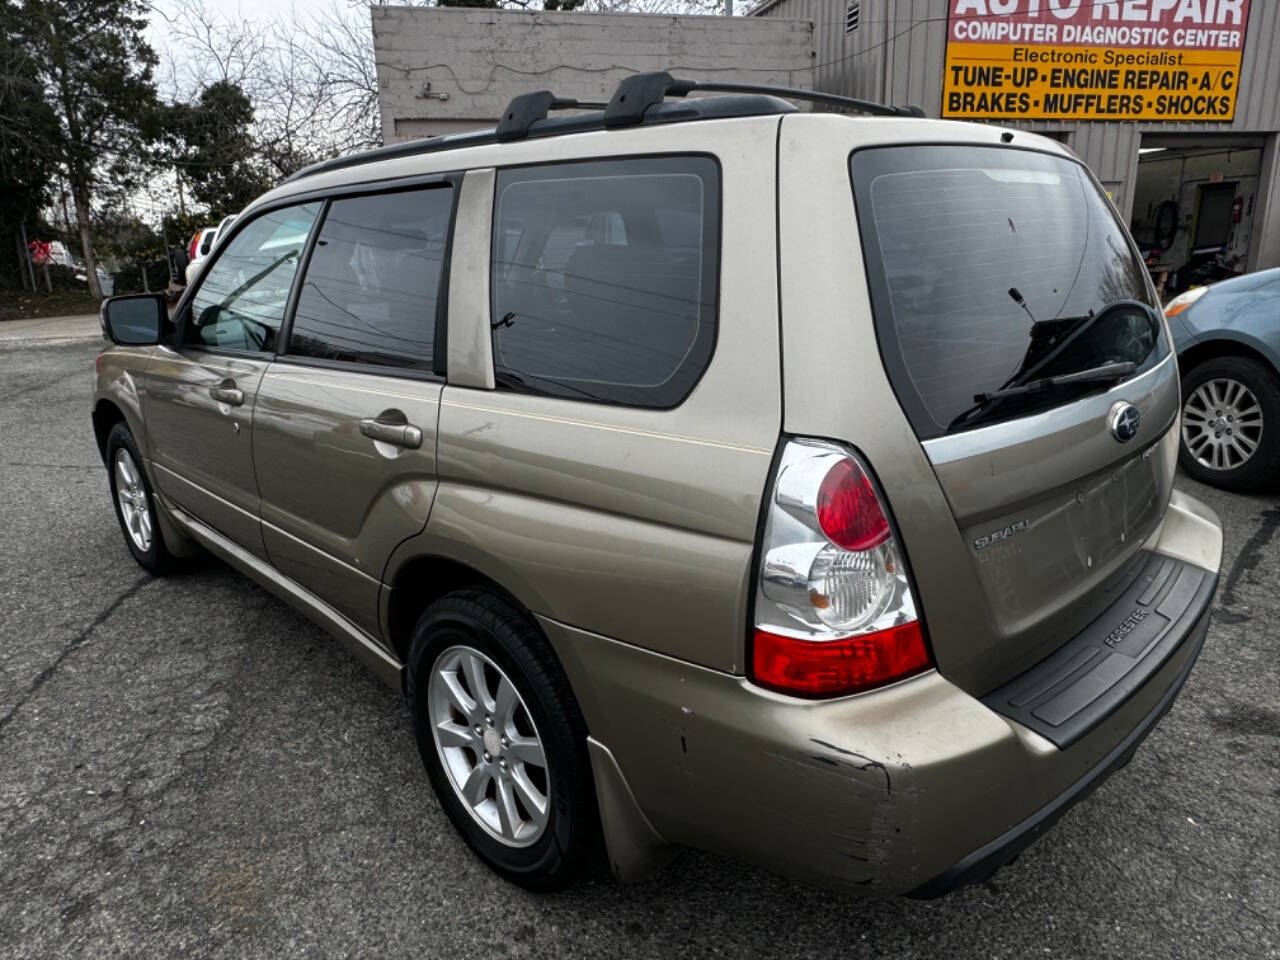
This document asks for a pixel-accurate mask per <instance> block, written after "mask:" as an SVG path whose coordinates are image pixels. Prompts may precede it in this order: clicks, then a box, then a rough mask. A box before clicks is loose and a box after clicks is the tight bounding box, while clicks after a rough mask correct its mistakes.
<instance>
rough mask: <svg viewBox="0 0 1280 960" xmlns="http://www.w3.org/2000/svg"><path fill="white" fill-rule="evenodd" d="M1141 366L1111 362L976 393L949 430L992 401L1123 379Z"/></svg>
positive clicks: (974, 415)
mask: <svg viewBox="0 0 1280 960" xmlns="http://www.w3.org/2000/svg"><path fill="white" fill-rule="evenodd" d="M1137 369H1138V365H1137V364H1136V363H1129V362H1125V363H1108V364H1104V365H1103V366H1100V367H1094V368H1093V369H1091V370H1080V371H1078V372H1076V373H1064V374H1062V375H1061V376H1057V377H1038V378H1037V379H1035V380H1029V381H1027V382H1026V383H1020V384H1018V385H1017V386H1012V387H1001V388H1000V389H999V390H990V391H988V392H986V393H975V394H974V395H973V406H972V407H970V408H969V409H968V410H966V411H964V413H962V414H960V415H959V416H958V417H956V418H955V419H954V420H952V421H951V422H950V423H949V424H947V431H948V432H950V431H952V430H954V429H956V428H957V427H959V426H963V425H964V424H966V423H968V422H969V421H971V420H976V419H977V418H978V416H979V415H980V414H983V413H986V412H987V410H989V409H990V408H991V406H992V404H995V403H998V402H999V401H1001V400H1004V399H1006V398H1008V397H1020V396H1025V395H1026V394H1029V393H1039V392H1040V391H1041V390H1048V389H1049V388H1050V387H1057V386H1062V385H1064V384H1065V385H1068V386H1069V385H1071V384H1073V383H1103V382H1106V381H1110V380H1120V379H1123V378H1124V377H1127V376H1128V375H1129V374H1131V373H1133V372H1134V371H1135V370H1137Z"/></svg>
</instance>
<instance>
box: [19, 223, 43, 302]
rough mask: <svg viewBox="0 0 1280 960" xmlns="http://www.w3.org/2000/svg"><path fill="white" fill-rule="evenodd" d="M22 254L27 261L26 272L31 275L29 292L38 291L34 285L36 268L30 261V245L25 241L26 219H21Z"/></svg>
mask: <svg viewBox="0 0 1280 960" xmlns="http://www.w3.org/2000/svg"><path fill="white" fill-rule="evenodd" d="M22 256H23V258H24V259H25V260H26V261H27V273H28V274H29V275H30V276H31V292H32V293H39V292H40V288H39V287H37V286H36V268H35V267H34V266H33V265H32V263H31V245H30V244H29V243H27V221H25V220H23V221H22Z"/></svg>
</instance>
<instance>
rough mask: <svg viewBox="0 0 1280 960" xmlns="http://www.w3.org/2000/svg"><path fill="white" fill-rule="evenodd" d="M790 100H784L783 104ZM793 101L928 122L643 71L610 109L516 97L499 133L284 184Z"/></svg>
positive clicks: (438, 140) (379, 151)
mask: <svg viewBox="0 0 1280 960" xmlns="http://www.w3.org/2000/svg"><path fill="white" fill-rule="evenodd" d="M695 90H698V91H706V92H708V93H737V94H743V96H737V97H697V98H694V99H692V100H686V101H684V102H683V103H667V102H665V101H666V98H667V97H675V98H683V97H685V96H686V95H687V94H689V93H692V92H693V91H695ZM780 97H782V98H786V99H778V98H780ZM787 99H790V100H810V101H813V102H814V103H827V104H831V105H832V106H837V107H847V108H852V109H854V110H861V111H863V112H864V113H873V114H876V115H879V116H887V117H923V116H924V111H923V110H921V109H920V108H919V107H891V106H887V105H885V104H883V103H873V102H872V101H870V100H855V99H854V98H852V97H840V96H836V95H835V94H832V93H819V92H818V91H816V90H796V89H793V88H791V87H772V86H764V85H758V84H753V83H719V82H717V81H714V80H711V81H702V80H680V79H677V78H675V77H673V76H671V74H669V73H667V72H665V71H658V72H655V73H637V74H634V75H632V76H629V77H626V78H624V79H623V81H622V82H621V83H619V84H618V89H617V90H616V91H615V92H614V95H613V99H611V100H610V101H609V102H608V103H607V104H602V103H590V102H587V101H581V100H572V99H569V98H566V97H557V96H556V95H555V94H553V93H552V92H551V91H550V90H535V91H533V92H531V93H524V94H521V95H520V96H518V97H515V98H514V99H513V100H512V101H511V102H510V103H509V104H507V108H506V109H505V110H504V111H503V112H502V119H501V120H499V121H498V125H497V127H496V128H495V129H490V130H475V131H470V132H468V133H455V134H450V135H449V136H445V137H427V138H424V139H420V140H411V141H408V142H405V143H389V144H387V145H385V146H382V147H376V148H374V149H372V150H366V151H365V152H363V153H357V154H351V155H348V156H344V157H333V158H331V159H329V160H322V161H320V162H319V163H313V164H311V165H310V166H309V167H304V168H303V169H301V170H299V171H298V172H297V173H295V174H293V175H292V176H289V177H286V178H285V179H284V181H283V183H291V182H294V181H297V180H302V179H305V178H307V177H313V176H315V175H317V174H321V173H328V172H331V171H334V170H343V169H347V168H349V167H357V166H363V165H364V164H367V163H376V162H377V161H379V160H394V159H398V158H401V157H411V156H420V155H422V154H427V153H436V152H439V151H445V150H458V149H461V148H463V147H476V146H481V145H483V144H492V143H510V142H512V141H516V140H523V139H525V138H527V137H555V136H562V135H564V134H570V133H585V132H587V131H589V130H601V129H610V128H613V127H624V126H628V125H630V124H638V123H681V122H684V121H688V120H699V119H708V120H709V119H714V118H724V117H749V116H765V115H774V114H782V113H789V112H792V111H794V110H795V109H796V108H795V107H794V106H793V105H792V104H790V103H787V102H786V101H787ZM552 110H586V111H596V112H588V113H581V114H578V115H576V116H568V117H555V118H549V117H548V114H549V113H550V112H551V111H552Z"/></svg>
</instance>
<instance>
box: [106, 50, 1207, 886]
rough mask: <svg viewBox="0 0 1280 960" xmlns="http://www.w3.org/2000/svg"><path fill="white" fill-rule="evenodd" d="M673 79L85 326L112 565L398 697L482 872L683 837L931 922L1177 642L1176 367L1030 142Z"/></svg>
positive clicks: (575, 863) (515, 138) (378, 163)
mask: <svg viewBox="0 0 1280 960" xmlns="http://www.w3.org/2000/svg"><path fill="white" fill-rule="evenodd" d="M705 86H706V85H705V84H702V85H700V84H696V83H692V82H687V81H681V80H676V79H673V78H671V77H670V76H669V75H667V74H646V75H639V76H636V77H632V78H630V79H629V80H627V81H624V83H623V84H622V85H621V86H620V87H619V89H618V91H617V93H616V94H615V95H614V97H613V99H612V101H611V102H610V103H609V104H608V105H607V106H606V107H605V108H604V109H589V108H588V109H582V107H584V105H580V104H576V103H574V102H573V101H565V100H561V99H558V98H556V97H554V96H553V95H551V94H549V93H547V92H545V91H542V92H538V93H533V94H528V95H525V96H522V97H518V98H517V99H516V100H515V101H513V102H512V105H511V106H510V107H509V108H508V110H507V111H506V112H505V113H504V115H503V118H502V120H501V122H500V123H499V124H498V126H497V128H496V129H495V130H492V131H485V132H480V133H473V134H464V135H459V136H456V137H447V138H444V139H436V140H427V141H418V142H412V143H405V144H396V145H392V146H388V147H384V148H382V149H380V150H375V151H372V152H370V153H366V154H362V155H359V156H355V157H349V158H342V159H339V160H334V161H329V162H326V163H322V164H319V165H317V166H314V167H311V168H308V169H307V170H304V171H302V172H301V173H300V174H298V175H296V176H294V177H293V178H291V179H290V180H289V181H287V182H286V183H284V184H283V185H281V186H280V187H278V188H276V189H274V190H272V191H271V192H270V193H268V194H266V195H265V196H263V197H262V198H261V199H259V200H258V201H256V202H255V203H253V204H252V205H251V206H250V207H249V208H248V209H247V210H245V211H244V212H243V214H242V215H240V216H239V217H238V218H237V219H236V220H235V222H234V224H233V225H232V226H231V227H230V228H229V230H228V231H226V233H225V234H224V235H222V236H220V237H219V238H218V241H217V245H216V247H215V249H214V250H213V252H212V253H211V255H210V258H209V262H208V264H207V265H206V267H205V268H204V269H203V270H202V271H201V272H200V274H199V276H198V278H196V280H195V281H194V283H193V284H192V286H191V287H190V288H189V289H188V290H187V291H186V293H185V295H184V296H183V297H182V299H181V300H180V301H179V303H178V304H177V308H176V311H175V312H174V313H173V314H172V317H171V318H170V317H169V315H168V314H167V312H166V310H165V307H164V304H163V301H162V300H160V299H159V298H156V297H149V296H142V297H119V298H115V299H112V300H109V301H107V302H106V304H105V305H104V307H103V314H102V316H103V326H104V330H105V332H106V334H107V336H108V337H109V338H110V339H111V341H112V342H113V344H114V345H113V346H111V347H109V348H108V349H107V350H106V351H105V352H104V353H103V354H102V356H101V357H100V358H99V368H98V378H97V389H96V394H95V401H94V408H93V423H94V427H95V430H96V434H97V438H98V443H99V445H100V447H101V450H102V455H103V458H104V461H105V463H106V466H107V471H108V475H109V477H110V484H111V492H112V496H113V499H114V503H115V507H116V511H117V514H118V516H119V520H120V526H121V528H122V530H123V531H124V535H125V537H124V538H125V544H126V546H127V547H128V549H129V550H130V551H131V552H132V554H133V556H134V557H135V559H136V560H137V561H138V562H139V563H140V564H142V565H143V566H144V567H146V568H147V569H149V570H151V571H153V572H155V573H157V574H160V573H163V572H164V571H165V570H167V569H169V568H170V567H171V566H172V565H173V564H174V563H175V562H176V560H177V559H178V558H181V557H182V556H184V555H187V554H189V553H191V552H192V551H194V550H197V549H204V550H207V551H209V552H211V553H213V554H215V555H216V556H218V557H221V558H222V559H224V560H225V561H227V562H228V563H230V564H231V565H233V566H234V567H236V568H238V569H239V570H241V571H243V572H244V573H246V574H247V575H248V576H250V577H251V578H253V579H254V580H255V581H257V582H258V583H260V584H262V585H263V586H265V587H266V588H268V589H270V590H271V591H273V592H274V593H276V594H277V595H278V596H280V597H281V598H283V599H284V600H285V601H287V602H288V603H291V604H293V605H294V606H296V607H297V608H298V609H299V610H301V611H302V612H304V613H305V614H306V615H307V616H309V617H310V618H311V619H313V620H314V621H315V622H316V623H318V624H320V625H321V626H322V627H324V628H325V629H326V630H328V631H329V632H331V633H332V634H334V635H335V636H336V637H337V638H338V639H340V640H341V641H342V642H343V643H344V644H345V645H346V646H347V647H349V648H350V649H351V651H352V652H354V653H355V655H356V656H357V657H359V658H360V659H361V660H363V661H364V662H365V663H366V664H367V665H368V666H369V667H370V669H372V670H373V671H374V672H375V673H376V674H377V675H378V676H380V677H381V678H382V679H383V680H385V681H386V683H387V684H389V685H390V686H391V687H393V688H394V689H395V690H397V691H400V692H402V693H403V695H404V696H405V698H406V700H407V702H408V706H409V712H410V716H411V718H412V722H413V725H414V729H415V731H416V734H417V739H418V744H419V747H420V750H421V753H422V758H423V762H424V764H425V766H426V770H427V773H428V775H429V776H430V778H431V782H432V784H433V785H434V787H435V790H436V793H437V794H438V796H439V800H440V803H441V804H442V805H443V807H444V809H445V810H446V811H447V812H448V814H449V816H450V818H451V819H452V821H453V822H454V823H455V824H456V826H457V828H458V830H459V831H460V833H461V834H462V836H463V837H464V838H465V839H466V841H467V842H468V843H469V844H470V846H471V847H472V848H473V849H474V850H475V852H476V853H477V855H478V856H480V857H481V858H482V859H483V860H484V861H485V862H486V863H488V864H489V865H490V866H491V867H492V868H493V869H494V870H496V871H497V872H498V873H500V874H501V875H503V876H504V877H507V878H508V879H510V880H512V881H513V882H515V883H518V884H521V885H522V886H525V887H529V888H531V889H538V890H550V889H556V888H560V887H563V886H565V885H567V884H569V883H571V882H573V881H574V880H575V879H576V878H578V877H579V876H581V874H582V873H583V871H584V870H585V869H587V868H588V867H589V866H590V865H591V864H592V862H593V861H594V860H595V859H596V858H597V856H598V855H599V854H600V852H601V851H605V852H607V856H608V859H609V863H610V865H611V867H612V869H613V871H614V873H615V874H616V875H617V876H618V877H620V878H622V879H632V878H636V877H640V876H642V875H644V874H645V873H646V872H647V871H649V870H651V869H652V868H653V867H654V866H656V865H658V864H660V863H661V862H662V860H663V858H664V857H665V856H666V854H667V853H668V852H669V851H671V850H672V849H675V848H677V847H679V846H681V845H687V846H694V847H700V848H704V849H707V850H713V851H717V852H720V853H723V854H727V855H730V856H733V857H738V858H741V859H743V860H747V861H751V862H754V863H757V864H762V865H764V866H766V867H770V868H773V869H776V870H779V871H783V872H785V873H788V874H791V875H793V876H796V877H801V878H805V879H808V880H812V881H816V882H819V883H823V884H827V885H833V886H837V887H840V888H843V889H846V890H849V891H851V892H855V893H858V894H864V895H872V894H880V895H884V894H899V893H912V894H915V895H919V896H931V895H936V894H938V893H941V892H944V891H946V890H948V889H951V888H953V887H955V886H957V885H960V884H963V883H968V882H973V881H976V880H980V879H982V878H984V877H986V876H988V875H989V874H990V873H991V872H992V871H994V870H995V869H997V868H998V867H999V866H1000V865H1001V864H1002V863H1005V862H1007V861H1008V860H1009V859H1010V858H1012V857H1013V856H1014V855H1016V854H1017V853H1018V852H1019V851H1020V850H1021V849H1022V848H1023V847H1024V846H1025V845H1026V844H1027V843H1029V842H1030V841H1031V840H1032V839H1033V838H1034V837H1035V836H1037V835H1038V834H1039V833H1040V832H1042V831H1043V829H1044V828H1045V827H1046V826H1047V825H1049V824H1050V823H1052V821H1053V820H1054V819H1056V818H1057V816H1058V815H1059V814H1061V813H1062V811H1063V810H1064V809H1065V808H1066V807H1067V806H1068V805H1070V804H1071V803H1072V802H1074V801H1076V800H1078V799H1080V798H1081V797H1082V796H1083V795H1084V794H1086V793H1087V792H1088V791H1089V790H1090V789H1091V788H1093V787H1094V786H1095V785H1097V784H1098V783H1099V782H1100V781H1101V780H1102V779H1103V778H1104V777H1105V776H1106V775H1107V774H1108V773H1110V772H1112V771H1113V770H1114V769H1116V768H1117V767H1119V766H1121V765H1122V764H1123V763H1124V762H1125V761H1126V760H1127V759H1128V758H1129V757H1130V755H1131V754H1132V753H1133V751H1134V749H1135V748H1136V747H1137V745H1138V743H1139V742H1140V741H1141V740H1142V739H1143V737H1145V736H1146V734H1147V733H1148V732H1150V730H1151V728H1152V727H1153V726H1154V725H1155V723H1156V722H1157V721H1158V720H1159V719H1160V717H1161V715H1162V714H1163V713H1164V711H1166V710H1167V709H1168V708H1169V706H1170V704H1171V702H1172V700H1173V698H1174V697H1175V696H1176V695H1177V693H1178V691H1179V689H1180V688H1181V686H1182V684H1183V682H1184V681H1185V680H1186V678H1187V675H1188V673H1189V672H1190V670H1191V667H1192V664H1193V663H1194V661H1195V659H1196V655H1197V654H1198V652H1199V650H1200V647H1201V644H1202V643H1203V641H1204V637H1205V633H1206V629H1207V625H1208V617H1209V608H1210V603H1211V600H1212V598H1213V593H1214V590H1215V588H1216V585H1217V577H1218V567H1219V561H1220V557H1221V548H1222V534H1221V530H1220V527H1219V525H1218V522H1217V520H1216V518H1215V517H1214V516H1213V514H1212V513H1211V512H1210V511H1209V510H1208V509H1207V508H1205V507H1204V506H1203V505H1201V504H1200V503H1198V502H1196V501H1195V500H1193V499H1191V498H1190V497H1188V496H1186V495H1184V494H1182V493H1179V492H1178V491H1177V490H1175V489H1174V466H1175V461H1176V458H1177V452H1178V410H1179V394H1178V389H1179V388H1178V374H1177V367H1176V360H1175V358H1174V356H1173V354H1172V352H1171V350H1170V339H1169V333H1168V331H1167V329H1166V325H1165V321H1164V318H1163V316H1162V314H1161V311H1160V306H1159V301H1158V300H1157V298H1156V296H1155V292H1154V290H1153V288H1152V285H1151V283H1150V281H1149V280H1148V277H1147V275H1146V272H1145V270H1144V268H1143V264H1142V261H1141V259H1140V257H1139V256H1138V254H1137V252H1136V250H1135V249H1134V245H1133V243H1132V241H1131V240H1130V238H1129V236H1128V234H1127V233H1126V232H1125V229H1124V227H1123V226H1122V224H1121V223H1120V222H1119V221H1118V219H1117V217H1116V213H1115V211H1114V210H1113V208H1112V207H1111V205H1110V203H1109V202H1108V200H1107V199H1106V197H1105V195H1104V194H1103V193H1102V191H1101V190H1100V189H1099V186H1098V184H1097V183H1096V182H1095V180H1094V178H1093V177H1092V176H1091V175H1090V173H1089V172H1088V170H1086V169H1085V168H1084V167H1083V166H1082V165H1081V164H1080V162H1079V161H1078V160H1077V159H1076V158H1075V157H1074V156H1073V155H1072V154H1071V153H1070V152H1069V151H1067V150H1066V149H1065V148H1064V147H1062V146H1061V145H1059V144H1057V143H1055V142H1053V141H1050V140H1047V139H1044V138H1041V137H1037V136H1034V135H1032V134H1028V133H1024V132H1021V131H1004V130H1001V129H999V128H997V127H992V126H979V125H969V124H961V123H950V122H940V121H933V120H926V119H923V118H922V117H920V116H919V113H918V111H915V110H913V109H911V108H899V107H886V106H881V105H877V104H870V103H864V102H860V101H840V98H833V97H829V96H824V97H820V99H823V100H825V102H828V103H832V102H834V101H840V103H837V104H836V105H837V106H844V107H848V108H850V109H855V110H858V111H860V112H861V113H863V114H865V115H864V116H857V117H854V116H845V115H839V114H836V113H824V114H818V113H808V112H802V111H800V110H798V109H797V108H796V107H795V106H793V105H792V104H791V103H790V102H788V99H791V100H797V99H799V100H805V99H813V98H814V95H811V94H809V93H807V92H804V91H794V90H755V89H743V88H735V89H734V91H733V95H728V96H708V97H698V98H694V99H685V98H684V95H685V94H687V93H690V92H693V91H694V90H695V89H701V88H702V87H705ZM709 90H710V92H714V91H715V88H714V87H711V88H709ZM776 94H780V95H781V97H780V96H778V95H776ZM566 108H567V109H569V110H570V111H571V112H565V113H563V114H562V115H551V114H552V113H553V112H555V111H560V110H564V109H566ZM574 108H578V109H574ZM264 642H270V641H269V639H264Z"/></svg>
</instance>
